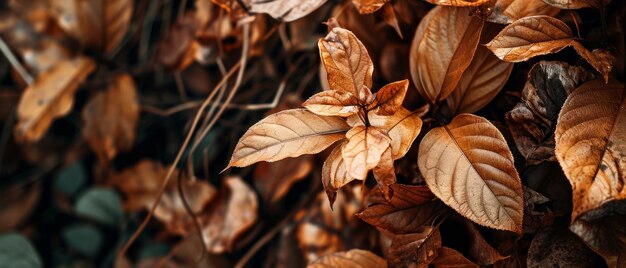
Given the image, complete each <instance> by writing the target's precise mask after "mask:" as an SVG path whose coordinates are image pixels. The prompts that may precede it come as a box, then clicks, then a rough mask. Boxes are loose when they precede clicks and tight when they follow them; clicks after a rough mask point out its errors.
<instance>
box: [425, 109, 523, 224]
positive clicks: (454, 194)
mask: <svg viewBox="0 0 626 268" xmlns="http://www.w3.org/2000/svg"><path fill="white" fill-rule="evenodd" d="M444 155H445V157H442V156H444ZM417 163H418V166H419V170H420V171H421V172H422V175H424V179H425V180H426V183H427V184H428V187H429V188H430V190H431V191H432V192H433V193H434V194H435V195H436V196H437V197H439V198H440V199H441V200H442V201H443V202H444V203H446V205H448V206H450V207H452V208H453V209H454V210H456V211H457V212H459V213H460V214H461V215H463V216H465V217H467V218H468V219H470V220H472V221H474V222H476V223H478V224H480V225H483V226H486V227H490V228H494V229H498V230H508V231H513V232H516V233H518V234H519V233H521V232H522V218H523V205H524V203H523V200H522V198H523V193H522V184H521V181H520V178H519V175H518V174H517V171H516V170H515V166H514V164H513V156H512V155H511V152H510V151H509V148H508V145H507V143H506V141H505V140H504V137H503V136H502V134H501V133H500V131H498V129H497V128H496V127H495V126H494V125H493V124H491V123H490V122H489V121H487V120H486V119H485V118H482V117H479V116H475V115H471V114H461V115H458V116H456V117H455V118H454V119H453V120H452V122H450V124H448V125H447V126H443V127H437V128H434V129H432V130H431V131H430V132H429V133H428V134H426V136H424V139H423V140H422V142H421V144H420V147H419V154H418V161H417Z"/></svg>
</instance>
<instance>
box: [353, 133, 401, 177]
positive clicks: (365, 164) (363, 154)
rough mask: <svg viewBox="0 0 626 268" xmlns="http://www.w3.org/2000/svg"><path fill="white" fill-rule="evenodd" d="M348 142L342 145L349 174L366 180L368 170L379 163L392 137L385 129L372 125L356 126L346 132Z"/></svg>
mask: <svg viewBox="0 0 626 268" xmlns="http://www.w3.org/2000/svg"><path fill="white" fill-rule="evenodd" d="M346 138H347V139H348V142H346V143H344V144H343V145H342V146H341V155H342V156H343V160H344V161H345V165H346V169H347V172H348V175H349V176H350V177H352V178H354V179H357V180H364V179H365V178H366V176H367V172H368V171H370V170H371V169H373V168H374V167H376V166H377V165H378V163H379V162H380V160H381V157H382V155H383V153H384V152H385V150H387V148H389V144H390V143H391V138H389V136H387V133H385V132H384V131H383V130H381V129H379V128H377V127H374V126H370V127H366V126H356V127H353V128H352V129H350V130H349V131H348V132H347V133H346Z"/></svg>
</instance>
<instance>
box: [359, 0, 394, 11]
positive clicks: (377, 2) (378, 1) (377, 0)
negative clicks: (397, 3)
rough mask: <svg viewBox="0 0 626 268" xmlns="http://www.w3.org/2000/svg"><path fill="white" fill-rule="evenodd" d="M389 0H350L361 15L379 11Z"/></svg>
mask: <svg viewBox="0 0 626 268" xmlns="http://www.w3.org/2000/svg"><path fill="white" fill-rule="evenodd" d="M389 1H390V0H352V3H353V4H354V6H355V7H356V9H357V10H358V11H359V13H361V14H371V13H374V12H376V11H378V10H379V9H381V8H382V7H383V6H384V5H385V4H386V3H387V2H389Z"/></svg>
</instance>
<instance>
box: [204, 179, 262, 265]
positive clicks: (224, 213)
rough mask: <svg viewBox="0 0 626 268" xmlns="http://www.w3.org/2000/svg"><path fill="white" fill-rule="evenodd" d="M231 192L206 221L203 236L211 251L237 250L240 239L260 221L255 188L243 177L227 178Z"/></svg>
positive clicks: (227, 184) (226, 183) (220, 201)
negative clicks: (235, 246) (234, 248)
mask: <svg viewBox="0 0 626 268" xmlns="http://www.w3.org/2000/svg"><path fill="white" fill-rule="evenodd" d="M224 185H225V186H226V188H227V189H228V194H227V195H225V196H222V198H221V199H220V200H218V202H219V203H218V204H217V206H216V207H215V208H213V210H211V212H210V215H208V216H207V218H206V220H205V221H204V226H203V229H202V235H203V237H204V239H203V240H204V242H205V243H206V247H207V250H208V251H209V252H211V253H223V252H230V251H232V250H233V245H234V243H235V241H236V239H237V238H238V237H239V236H240V235H241V234H242V233H243V232H245V231H246V230H248V229H249V228H250V227H252V225H253V224H254V223H255V222H256V221H257V209H258V207H259V204H258V201H257V197H256V194H255V193H254V191H253V190H252V189H251V188H250V187H249V186H248V185H247V184H246V183H245V182H244V181H243V180H242V179H241V178H239V177H227V178H225V179H224Z"/></svg>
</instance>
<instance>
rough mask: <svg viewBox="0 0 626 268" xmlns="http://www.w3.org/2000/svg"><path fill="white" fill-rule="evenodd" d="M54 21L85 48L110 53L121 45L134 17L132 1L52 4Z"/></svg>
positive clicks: (109, 0) (95, 0)
mask: <svg viewBox="0 0 626 268" xmlns="http://www.w3.org/2000/svg"><path fill="white" fill-rule="evenodd" d="M53 4H54V5H57V9H56V10H57V11H58V13H59V14H58V16H57V21H58V24H59V26H61V28H63V29H64V30H65V31H66V32H68V34H70V35H71V36H72V37H74V38H76V39H77V40H79V41H80V42H81V43H82V44H83V45H85V46H86V47H88V48H91V49H94V50H98V51H102V52H104V53H105V54H110V53H112V52H113V51H114V50H115V49H116V48H117V47H118V46H119V45H120V43H121V42H122V40H123V39H124V36H125V35H126V32H127V31H128V27H129V26H130V22H131V17H132V14H133V1H131V0H87V1H53Z"/></svg>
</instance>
